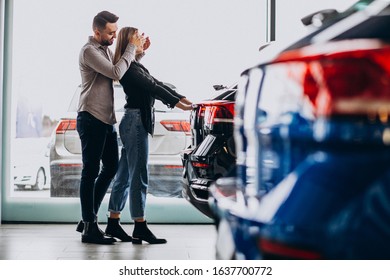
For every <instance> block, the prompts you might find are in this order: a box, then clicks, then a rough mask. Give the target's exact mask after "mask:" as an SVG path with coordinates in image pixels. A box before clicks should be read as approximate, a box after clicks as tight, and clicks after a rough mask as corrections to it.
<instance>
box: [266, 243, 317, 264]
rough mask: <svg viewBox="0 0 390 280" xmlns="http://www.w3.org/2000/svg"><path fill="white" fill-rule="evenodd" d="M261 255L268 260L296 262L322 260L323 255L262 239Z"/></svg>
mask: <svg viewBox="0 0 390 280" xmlns="http://www.w3.org/2000/svg"><path fill="white" fill-rule="evenodd" d="M258 246H259V249H260V251H261V253H262V254H263V255H264V257H266V258H275V259H295V260H321V259H323V258H322V256H321V254H320V253H318V252H315V251H313V250H308V249H303V248H296V247H293V246H290V245H287V244H283V243H279V242H276V241H271V240H268V239H260V240H259V242H258Z"/></svg>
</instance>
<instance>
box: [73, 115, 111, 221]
mask: <svg viewBox="0 0 390 280" xmlns="http://www.w3.org/2000/svg"><path fill="white" fill-rule="evenodd" d="M77 131H78V133H79V136H80V140H81V148H82V159H83V169H82V172H81V182H80V202H81V214H82V219H83V221H84V222H94V221H96V217H97V213H98V210H99V207H100V204H101V202H102V200H103V198H104V196H105V194H106V192H107V189H108V187H109V185H110V183H111V180H112V179H113V178H114V176H115V173H116V171H117V169H118V160H119V159H118V139H117V138H118V136H117V132H116V130H115V127H114V126H113V125H109V124H105V123H103V122H101V121H100V120H98V119H96V118H95V117H94V116H92V115H91V114H90V113H88V112H79V113H78V115H77ZM100 162H102V167H101V168H100ZM99 171H100V173H99Z"/></svg>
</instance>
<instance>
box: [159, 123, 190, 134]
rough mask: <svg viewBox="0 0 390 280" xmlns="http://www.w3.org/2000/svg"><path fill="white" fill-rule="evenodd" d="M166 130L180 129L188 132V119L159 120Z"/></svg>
mask: <svg viewBox="0 0 390 280" xmlns="http://www.w3.org/2000/svg"><path fill="white" fill-rule="evenodd" d="M160 123H161V124H162V125H163V126H164V127H165V129H166V130H168V131H182V132H184V133H185V134H187V135H188V134H190V128H191V126H190V123H189V122H188V121H177V120H164V121H161V122H160Z"/></svg>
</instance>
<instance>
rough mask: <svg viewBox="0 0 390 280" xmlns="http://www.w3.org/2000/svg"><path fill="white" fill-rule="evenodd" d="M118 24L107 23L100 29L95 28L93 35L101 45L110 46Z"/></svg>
mask: <svg viewBox="0 0 390 280" xmlns="http://www.w3.org/2000/svg"><path fill="white" fill-rule="evenodd" d="M117 30H118V25H117V24H116V23H109V22H108V23H107V24H106V28H105V29H104V30H102V31H99V30H95V35H96V36H97V38H98V41H99V43H100V44H101V45H102V46H111V45H112V44H113V43H114V40H115V38H116V31H117Z"/></svg>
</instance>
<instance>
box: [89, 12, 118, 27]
mask: <svg viewBox="0 0 390 280" xmlns="http://www.w3.org/2000/svg"><path fill="white" fill-rule="evenodd" d="M118 19H119V17H118V16H116V15H114V14H113V13H110V12H107V11H102V12H100V13H98V14H97V15H96V16H95V17H94V18H93V24H92V30H95V29H96V28H97V29H98V30H99V31H102V30H104V29H105V28H106V24H107V22H109V23H115V22H117V21H118Z"/></svg>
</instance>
